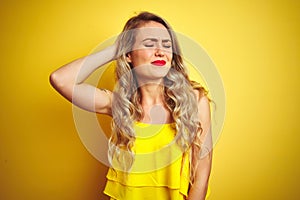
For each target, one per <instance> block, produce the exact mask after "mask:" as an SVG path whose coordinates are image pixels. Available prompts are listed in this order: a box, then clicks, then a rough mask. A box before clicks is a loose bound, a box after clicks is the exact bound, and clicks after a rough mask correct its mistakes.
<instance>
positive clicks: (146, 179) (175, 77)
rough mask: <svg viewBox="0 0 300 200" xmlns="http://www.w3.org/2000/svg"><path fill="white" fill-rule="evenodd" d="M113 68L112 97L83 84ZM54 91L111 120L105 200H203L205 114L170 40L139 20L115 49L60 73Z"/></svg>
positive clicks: (207, 165) (154, 20)
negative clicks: (98, 71)
mask: <svg viewBox="0 0 300 200" xmlns="http://www.w3.org/2000/svg"><path fill="white" fill-rule="evenodd" d="M113 60H116V62H117V67H116V78H117V85H116V89H115V91H114V92H112V91H109V90H106V89H98V88H96V87H94V86H91V85H89V84H87V83H84V81H85V80H86V79H87V78H88V77H89V76H90V74H91V73H92V72H94V71H95V70H96V69H97V68H99V67H100V66H103V65H104V64H106V63H108V62H111V61H113ZM50 82H51V84H52V85H53V87H54V88H55V89H56V90H57V91H58V92H59V93H60V94H61V95H62V96H64V97H65V98H66V99H68V100H69V101H71V102H72V103H73V104H75V105H77V106H79V107H80V108H83V109H85V110H88V111H91V112H96V113H101V114H107V115H110V116H112V135H111V137H110V140H109V150H108V158H109V160H110V163H111V166H110V169H109V171H108V174H107V179H108V180H107V184H106V188H105V191H104V193H105V194H107V195H108V196H109V197H110V198H111V199H189V200H193V199H195V200H196V199H197V200H203V199H205V196H206V193H207V187H208V180H209V175H210V171H211V161H212V149H211V146H212V145H211V133H210V107H209V99H208V98H207V96H206V91H205V89H204V88H203V87H201V86H200V85H199V84H198V83H196V82H193V81H190V80H189V77H188V75H187V70H186V67H185V66H184V64H183V60H182V57H181V53H180V49H179V45H178V42H177V39H176V37H175V34H174V33H173V32H172V30H171V27H170V26H169V25H168V24H167V23H166V21H165V20H163V19H162V18H160V17H159V16H157V15H154V14H152V13H148V12H142V13H140V14H139V15H137V16H135V17H132V18H131V19H129V20H128V21H127V23H126V25H125V27H124V29H123V31H122V33H121V34H120V35H119V37H118V39H117V41H116V43H115V44H114V45H112V46H110V47H108V48H106V49H104V50H102V51H100V52H97V53H95V54H92V55H89V56H86V57H83V58H80V59H77V60H75V61H73V62H71V63H69V64H66V65H65V66H62V67H61V68H59V69H58V70H56V71H55V72H53V73H52V74H51V76H50Z"/></svg>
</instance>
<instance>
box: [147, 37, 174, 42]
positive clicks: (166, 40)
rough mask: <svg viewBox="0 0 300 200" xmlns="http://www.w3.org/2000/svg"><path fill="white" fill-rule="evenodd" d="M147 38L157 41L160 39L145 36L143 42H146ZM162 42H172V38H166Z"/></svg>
mask: <svg viewBox="0 0 300 200" xmlns="http://www.w3.org/2000/svg"><path fill="white" fill-rule="evenodd" d="M146 40H151V41H152V42H157V41H158V39H157V38H145V39H143V40H142V42H144V41H146ZM162 42H171V39H164V40H162Z"/></svg>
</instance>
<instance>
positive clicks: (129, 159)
mask: <svg viewBox="0 0 300 200" xmlns="http://www.w3.org/2000/svg"><path fill="white" fill-rule="evenodd" d="M149 21H155V22H158V23H160V24H162V25H163V26H164V27H165V28H166V29H167V30H168V32H169V34H170V37H171V41H172V52H173V57H172V61H171V69H170V70H169V72H168V74H167V75H166V76H165V77H164V88H163V92H164V100H165V104H166V106H167V109H168V110H169V111H170V113H171V116H172V120H173V121H174V122H175V123H174V124H175V125H174V129H175V131H176V136H175V138H176V143H177V144H178V146H179V147H180V148H181V149H182V151H183V152H185V153H184V156H187V153H186V152H188V150H189V149H192V160H193V164H192V165H190V166H191V171H190V178H191V181H193V178H194V176H195V175H194V172H195V167H193V166H195V161H196V160H197V159H194V158H195V156H196V155H200V150H201V144H200V139H199V138H200V134H201V132H202V129H201V124H200V122H199V119H198V112H197V110H196V109H195V108H197V98H200V97H201V96H203V95H206V94H207V92H206V90H205V89H204V88H203V87H202V86H201V85H200V84H198V83H196V82H194V81H191V80H190V79H189V77H188V74H187V69H186V67H185V65H184V64H183V59H182V56H181V51H180V48H179V44H178V41H177V38H176V36H175V34H174V33H173V31H172V29H171V26H170V25H169V24H168V23H167V22H166V21H165V20H163V19H162V18H160V17H159V16H157V15H154V14H152V13H149V12H142V13H140V14H139V15H137V16H135V17H132V18H131V19H129V20H128V21H127V23H126V24H125V26H124V29H123V31H122V33H121V34H120V35H119V37H118V39H117V44H118V47H117V55H118V58H117V67H116V79H117V86H116V89H115V92H114V98H113V102H112V108H113V109H112V115H113V121H112V135H111V138H110V140H109V151H108V158H109V161H110V162H111V163H112V162H113V158H116V159H117V161H118V162H119V163H120V164H121V165H122V169H123V170H124V171H129V170H130V168H131V166H132V164H133V162H134V152H133V151H132V147H133V145H134V141H135V133H134V128H133V123H134V121H139V120H141V119H142V117H143V115H144V113H143V109H142V106H141V93H140V91H139V88H138V83H137V80H136V78H135V74H134V73H133V72H132V67H131V65H130V64H129V63H128V62H127V61H126V55H127V54H128V53H129V52H130V51H132V46H133V44H134V42H135V32H134V31H131V30H135V29H137V28H139V27H141V26H143V25H144V24H146V23H147V22H149ZM195 89H196V90H198V91H199V92H198V94H199V97H197V96H196V93H195V92H194V90H195ZM183 91H184V92H183ZM122 150H123V151H122ZM121 152H123V153H121Z"/></svg>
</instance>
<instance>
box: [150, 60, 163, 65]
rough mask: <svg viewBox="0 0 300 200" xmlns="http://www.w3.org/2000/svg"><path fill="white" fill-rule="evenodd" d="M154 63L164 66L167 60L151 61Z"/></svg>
mask: <svg viewBox="0 0 300 200" xmlns="http://www.w3.org/2000/svg"><path fill="white" fill-rule="evenodd" d="M151 64H152V65H156V66H164V65H165V64H166V61H164V60H155V61H153V62H151Z"/></svg>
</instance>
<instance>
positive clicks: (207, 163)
mask: <svg viewBox="0 0 300 200" xmlns="http://www.w3.org/2000/svg"><path fill="white" fill-rule="evenodd" d="M198 110H199V119H200V122H201V126H202V130H203V131H202V134H201V136H200V140H201V142H203V143H202V146H201V156H200V158H199V160H198V164H197V168H196V177H195V181H194V183H193V185H192V186H191V189H190V191H189V195H188V200H204V199H205V196H206V193H207V188H208V180H209V176H210V171H211V164H212V135H211V120H210V107H209V100H208V99H207V97H206V96H204V97H201V98H200V99H199V101H198Z"/></svg>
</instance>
